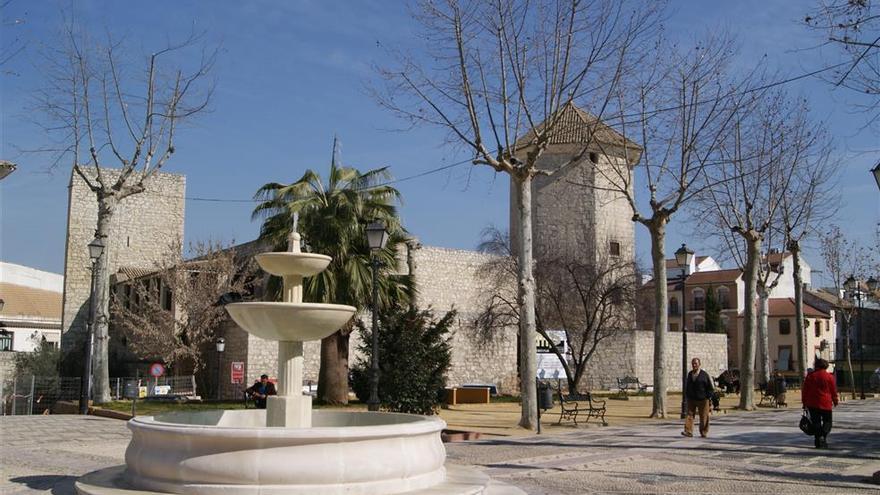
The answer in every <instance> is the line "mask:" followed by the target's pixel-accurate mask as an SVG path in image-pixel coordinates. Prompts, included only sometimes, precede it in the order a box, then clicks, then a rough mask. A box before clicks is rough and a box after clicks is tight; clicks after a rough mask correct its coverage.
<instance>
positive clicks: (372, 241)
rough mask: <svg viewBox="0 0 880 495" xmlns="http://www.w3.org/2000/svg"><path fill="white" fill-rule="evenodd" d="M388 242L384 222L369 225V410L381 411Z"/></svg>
mask: <svg viewBox="0 0 880 495" xmlns="http://www.w3.org/2000/svg"><path fill="white" fill-rule="evenodd" d="M387 241H388V231H387V230H386V229H385V224H384V223H383V222H382V221H376V222H373V223H371V224H369V225H367V244H369V246H370V255H371V256H370V258H371V259H370V265H371V266H372V272H373V301H372V303H373V304H372V306H373V307H372V313H373V342H372V344H373V345H372V347H373V352H372V356H371V359H370V399H369V400H368V401H367V409H368V410H370V411H378V410H379V280H378V274H379V256H378V254H379V250H381V249H383V248H384V247H385V243H386V242H387Z"/></svg>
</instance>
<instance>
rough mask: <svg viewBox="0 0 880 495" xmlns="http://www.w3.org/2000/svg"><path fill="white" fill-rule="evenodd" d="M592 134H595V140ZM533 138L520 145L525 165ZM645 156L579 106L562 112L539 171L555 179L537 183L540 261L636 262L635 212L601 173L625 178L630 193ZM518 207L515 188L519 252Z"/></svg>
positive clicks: (513, 234) (535, 229) (514, 231)
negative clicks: (606, 259)
mask: <svg viewBox="0 0 880 495" xmlns="http://www.w3.org/2000/svg"><path fill="white" fill-rule="evenodd" d="M538 127H539V128H540V127H541V126H538ZM591 132H595V138H594V139H593V140H591V139H590V133H591ZM531 138H532V135H531V134H527V135H526V136H524V137H522V138H520V140H519V141H518V142H517V156H520V159H521V160H522V159H525V154H526V153H527V152H528V151H529V149H528V144H527V143H528V141H529V140H530V139H531ZM588 143H590V144H589V145H588ZM586 145H588V146H587V151H588V152H587V153H585V154H584V156H583V157H582V159H581V160H579V161H576V162H573V163H569V162H570V161H571V160H572V158H574V157H576V156H578V155H579V154H580V153H581V152H582V151H583V149H584V146H586ZM641 151H642V148H641V147H640V146H639V145H638V144H636V143H633V142H632V141H629V140H627V139H625V138H624V137H623V136H622V135H620V134H619V133H617V132H616V131H615V130H614V129H612V128H610V127H608V126H607V125H605V124H603V123H601V122H597V119H596V117H594V116H593V115H590V114H589V113H588V112H585V111H584V110H581V109H580V108H578V107H576V106H575V105H574V104H568V105H566V106H565V107H564V108H563V109H562V110H561V115H560V121H559V123H557V127H556V131H555V132H554V134H553V136H552V138H551V140H550V143H549V145H548V147H547V149H546V150H545V151H544V153H543V154H542V155H541V157H540V158H539V159H538V167H539V168H540V169H542V170H551V171H554V174H553V175H551V176H549V177H548V176H544V175H539V176H536V177H535V178H534V180H533V181H532V202H533V203H532V242H533V253H534V257H535V259H536V260H537V261H541V260H549V259H559V258H562V259H569V260H571V259H574V260H579V261H580V262H582V263H595V262H597V260H599V259H602V257H605V256H610V257H615V258H619V260H620V261H623V262H631V261H633V259H634V223H633V221H632V216H633V212H632V209H631V208H630V206H629V203H628V202H627V200H626V198H625V197H624V196H623V195H622V194H620V193H615V192H613V191H608V190H606V189H608V181H607V180H606V178H605V177H604V176H603V174H602V173H599V172H597V168H598V169H600V170H602V171H604V172H605V173H606V174H608V176H610V177H616V175H613V174H622V175H623V176H624V177H625V179H626V181H627V183H628V184H630V188H631V187H632V167H633V166H634V165H635V163H636V162H638V160H639V157H640V154H641ZM624 152H626V153H624ZM625 154H626V155H628V158H629V160H628V162H629V163H627V159H626V158H625ZM561 167H564V168H561ZM615 182H618V181H615ZM518 203H519V190H518V189H517V187H516V185H515V184H514V183H512V182H511V188H510V238H511V243H512V247H513V248H514V250H515V248H516V246H517V239H518V235H519V210H518V208H517V205H518Z"/></svg>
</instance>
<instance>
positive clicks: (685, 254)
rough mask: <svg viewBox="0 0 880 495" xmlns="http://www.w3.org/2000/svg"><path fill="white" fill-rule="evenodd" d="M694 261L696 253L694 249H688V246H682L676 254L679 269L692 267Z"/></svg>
mask: <svg viewBox="0 0 880 495" xmlns="http://www.w3.org/2000/svg"><path fill="white" fill-rule="evenodd" d="M693 259H694V251H693V250H692V249H688V247H687V245H685V244H682V245H681V247H680V248H678V250H677V251H676V252H675V262H676V263H677V264H678V267H679V268H684V267H686V266H690V265H691V261H693Z"/></svg>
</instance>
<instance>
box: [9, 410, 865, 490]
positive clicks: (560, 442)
mask: <svg viewBox="0 0 880 495" xmlns="http://www.w3.org/2000/svg"><path fill="white" fill-rule="evenodd" d="M799 416H800V411H799V410H796V409H779V410H762V411H758V412H754V413H748V414H745V413H742V414H727V415H723V416H721V417H715V418H713V423H712V429H711V432H710V435H711V437H710V438H709V439H700V438H684V437H682V436H681V435H680V434H679V432H680V431H681V425H680V423H679V422H673V421H660V422H657V423H650V424H641V425H629V426H619V427H617V426H611V427H605V428H602V427H592V426H591V427H588V428H583V429H577V430H574V431H571V432H567V433H553V434H551V435H541V436H525V437H507V438H502V439H498V438H496V439H492V440H486V441H481V442H471V443H460V444H448V445H447V452H448V456H449V461H448V462H451V463H457V464H468V465H474V466H477V467H478V468H481V469H484V470H486V472H487V473H488V474H490V475H491V476H492V477H493V478H496V479H498V480H499V481H503V482H506V483H510V484H513V485H516V486H518V487H520V488H522V489H524V490H525V491H527V492H528V493H531V494H560V493H563V494H577V493H799V494H803V493H822V494H830V493H865V494H868V493H877V494H880V486H877V485H871V484H867V483H864V480H865V479H866V478H868V477H869V476H870V474H871V473H872V472H874V471H877V470H880V400H876V399H875V400H868V401H865V402H861V401H850V402H847V403H845V404H842V405H841V406H840V408H838V409H837V410H836V411H835V417H834V419H835V422H834V431H833V432H832V434H831V436H830V437H829V443H830V448H829V449H828V450H816V449H814V448H812V439H811V438H809V437H807V436H805V435H803V434H802V433H800V431H799V430H798V429H797V421H798V419H799ZM128 439H129V433H128V429H127V428H126V427H125V422H123V421H119V420H112V419H104V418H97V417H81V416H61V415H58V416H6V417H2V418H0V493H3V494H25V493H27V494H32V493H52V494H55V495H60V494H72V493H73V482H74V480H75V479H76V478H77V477H78V476H80V475H82V474H85V473H87V472H89V471H93V470H96V469H100V468H103V467H107V466H113V465H118V464H122V463H123V455H124V452H125V447H126V445H127V444H128Z"/></svg>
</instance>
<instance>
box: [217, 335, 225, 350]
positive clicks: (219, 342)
mask: <svg viewBox="0 0 880 495" xmlns="http://www.w3.org/2000/svg"><path fill="white" fill-rule="evenodd" d="M214 343H215V344H216V345H217V352H223V351H225V350H226V339H224V338H223V337H217V340H216V342H214Z"/></svg>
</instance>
